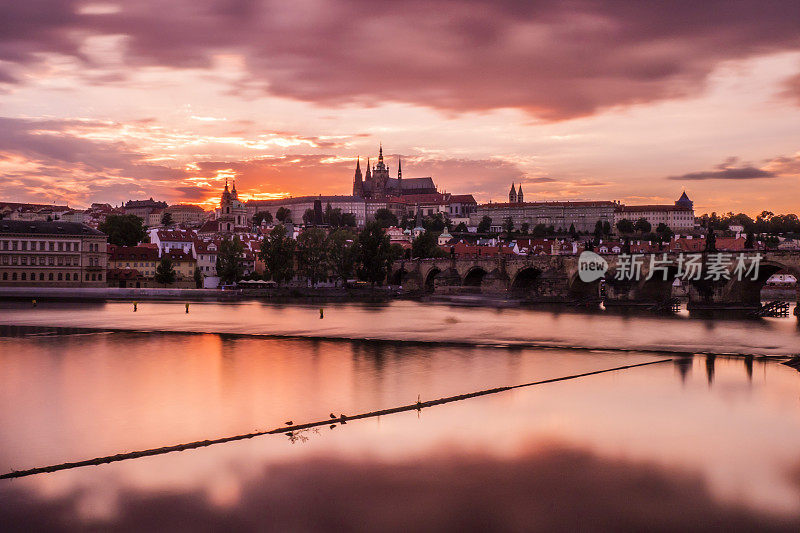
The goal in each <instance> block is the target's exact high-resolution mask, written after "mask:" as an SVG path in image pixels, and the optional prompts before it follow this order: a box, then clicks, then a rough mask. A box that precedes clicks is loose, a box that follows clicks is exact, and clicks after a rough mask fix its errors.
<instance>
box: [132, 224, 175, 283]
mask: <svg viewBox="0 0 800 533" xmlns="http://www.w3.org/2000/svg"><path fill="white" fill-rule="evenodd" d="M131 216H135V215H131ZM137 218H138V217H137ZM176 277H177V275H176V274H175V268H173V266H172V259H171V258H170V257H169V256H168V255H167V254H164V255H162V256H161V262H160V263H158V266H157V267H156V275H155V280H156V283H160V284H161V285H164V286H165V287H166V286H167V285H170V284H172V283H175V278H176Z"/></svg>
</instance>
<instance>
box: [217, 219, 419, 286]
mask: <svg viewBox="0 0 800 533" xmlns="http://www.w3.org/2000/svg"><path fill="white" fill-rule="evenodd" d="M243 248H244V247H243V245H242V243H240V242H239V240H238V238H236V237H234V238H233V239H225V240H223V241H222V244H221V246H220V249H219V252H218V254H217V275H218V276H219V277H220V280H221V281H222V282H223V283H233V282H235V281H238V280H240V279H241V278H242V275H243V269H242V266H241V256H242V251H243ZM258 257H259V258H260V259H261V260H262V261H263V262H264V265H265V272H264V276H263V279H265V280H272V281H275V282H277V283H286V282H288V281H291V280H292V279H294V277H295V275H298V276H300V277H303V278H305V279H307V280H309V281H311V283H312V284H317V283H319V282H321V281H325V280H327V279H329V278H335V279H340V280H342V281H345V280H348V279H353V278H358V279H359V280H362V281H367V282H370V283H372V284H373V285H375V284H378V285H380V284H382V283H383V282H384V280H385V279H386V276H387V274H388V273H389V269H390V265H391V263H392V262H393V261H395V260H396V259H400V258H402V257H403V248H402V247H401V246H400V245H398V244H391V243H390V241H389V236H388V235H386V232H385V231H384V230H383V228H382V227H381V226H380V225H379V224H378V223H376V222H370V223H368V224H367V225H366V226H365V227H364V229H363V230H361V231H360V232H355V231H353V230H351V229H346V228H340V229H336V230H333V231H331V232H330V233H328V232H326V231H325V230H324V229H322V228H315V227H310V228H306V229H305V230H303V232H302V233H300V235H299V236H298V237H297V240H294V239H292V237H291V235H289V234H288V232H287V230H286V227H285V226H284V225H283V224H278V225H276V226H275V227H274V228H273V229H272V230H271V231H270V232H269V234H268V235H266V236H265V237H264V240H263V241H262V242H261V249H260V251H259V252H258Z"/></svg>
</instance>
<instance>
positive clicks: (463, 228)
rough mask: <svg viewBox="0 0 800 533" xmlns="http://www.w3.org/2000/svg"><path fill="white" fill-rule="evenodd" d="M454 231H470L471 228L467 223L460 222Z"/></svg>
mask: <svg viewBox="0 0 800 533" xmlns="http://www.w3.org/2000/svg"><path fill="white" fill-rule="evenodd" d="M453 231H454V232H456V233H468V232H469V228H467V225H466V224H465V223H463V222H459V223H458V226H456V229H454V230H453Z"/></svg>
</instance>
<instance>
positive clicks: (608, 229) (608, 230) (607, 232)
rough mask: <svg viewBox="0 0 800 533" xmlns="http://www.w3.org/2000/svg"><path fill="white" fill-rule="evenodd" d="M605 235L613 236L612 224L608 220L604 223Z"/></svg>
mask: <svg viewBox="0 0 800 533" xmlns="http://www.w3.org/2000/svg"><path fill="white" fill-rule="evenodd" d="M603 235H611V223H610V222H609V221H608V220H604V221H603Z"/></svg>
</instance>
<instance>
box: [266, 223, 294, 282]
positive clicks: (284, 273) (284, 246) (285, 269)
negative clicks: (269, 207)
mask: <svg viewBox="0 0 800 533" xmlns="http://www.w3.org/2000/svg"><path fill="white" fill-rule="evenodd" d="M294 249H295V242H294V239H292V238H291V237H289V236H288V235H287V231H286V227H285V226H284V225H283V224H278V225H277V226H275V227H274V228H272V230H271V231H270V232H269V235H267V236H266V237H265V238H264V240H263V241H261V251H260V252H259V253H258V256H259V258H261V260H262V261H264V266H265V267H266V276H267V277H269V278H270V279H272V280H273V281H275V282H277V283H282V282H284V281H289V280H290V279H292V277H293V276H294Z"/></svg>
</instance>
